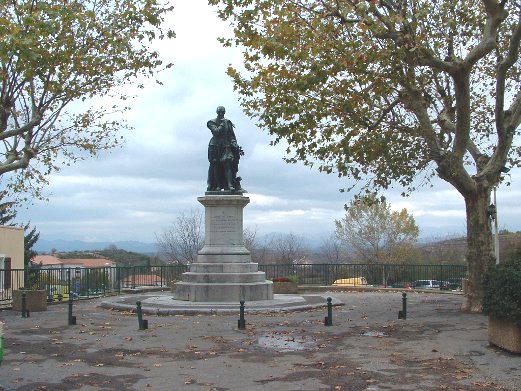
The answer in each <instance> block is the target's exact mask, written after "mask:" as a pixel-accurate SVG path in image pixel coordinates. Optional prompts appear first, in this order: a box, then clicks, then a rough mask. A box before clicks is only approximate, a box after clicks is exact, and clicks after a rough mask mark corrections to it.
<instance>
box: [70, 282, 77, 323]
mask: <svg viewBox="0 0 521 391" xmlns="http://www.w3.org/2000/svg"><path fill="white" fill-rule="evenodd" d="M75 324H76V317H75V316H72V295H71V292H70V291H69V326H74V325H75Z"/></svg>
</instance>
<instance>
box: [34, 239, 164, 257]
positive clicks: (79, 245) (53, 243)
mask: <svg viewBox="0 0 521 391" xmlns="http://www.w3.org/2000/svg"><path fill="white" fill-rule="evenodd" d="M114 246H115V247H117V248H119V249H122V250H126V251H132V252H136V253H141V254H148V255H155V254H156V253H157V245H156V244H155V243H144V242H137V241H122V242H84V241H81V240H61V239H58V240H46V239H40V240H38V242H36V244H35V245H34V250H35V251H37V252H38V253H39V254H42V253H50V252H51V250H53V249H54V250H56V251H58V252H70V251H93V250H105V249H108V248H111V247H114Z"/></svg>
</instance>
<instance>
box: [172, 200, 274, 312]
mask: <svg viewBox="0 0 521 391" xmlns="http://www.w3.org/2000/svg"><path fill="white" fill-rule="evenodd" d="M198 201H199V202H200V203H201V204H203V205H204V207H205V245H204V247H203V248H202V249H201V251H199V253H198V255H197V261H196V262H194V263H193V264H191V265H190V271H189V272H187V273H183V277H182V281H181V282H178V283H176V284H175V292H174V298H175V299H176V300H187V301H194V302H229V303H232V302H235V303H238V302H239V301H240V300H244V301H246V302H248V301H259V300H273V283H272V282H271V281H267V280H266V274H265V273H264V272H261V271H259V267H258V264H256V263H253V262H251V254H250V252H249V251H248V249H246V247H244V238H243V224H242V211H243V208H244V207H245V206H246V205H247V204H248V203H249V202H250V200H249V198H248V197H244V196H242V195H220V194H219V195H209V194H208V193H207V195H206V196H205V197H199V198H198Z"/></svg>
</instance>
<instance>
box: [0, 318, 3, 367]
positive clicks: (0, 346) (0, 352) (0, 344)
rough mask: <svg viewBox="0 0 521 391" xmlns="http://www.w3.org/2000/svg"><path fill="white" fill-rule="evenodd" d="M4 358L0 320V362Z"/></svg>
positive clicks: (0, 362) (0, 323)
mask: <svg viewBox="0 0 521 391" xmlns="http://www.w3.org/2000/svg"><path fill="white" fill-rule="evenodd" d="M3 360H4V324H3V323H2V322H0V364H2V361H3Z"/></svg>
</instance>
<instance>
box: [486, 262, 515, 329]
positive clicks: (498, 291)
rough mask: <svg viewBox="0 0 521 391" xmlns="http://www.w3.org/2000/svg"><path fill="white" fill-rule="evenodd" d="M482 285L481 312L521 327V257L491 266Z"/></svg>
mask: <svg viewBox="0 0 521 391" xmlns="http://www.w3.org/2000/svg"><path fill="white" fill-rule="evenodd" d="M484 287H485V292H484V297H483V313H485V314H487V315H489V316H492V317H494V318H497V319H503V320H509V321H512V322H514V323H516V324H517V325H518V326H519V327H521V258H517V257H516V259H511V260H509V261H507V262H504V263H500V264H499V265H494V266H493V267H491V268H490V269H489V270H488V272H487V273H486V275H485V280H484Z"/></svg>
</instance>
